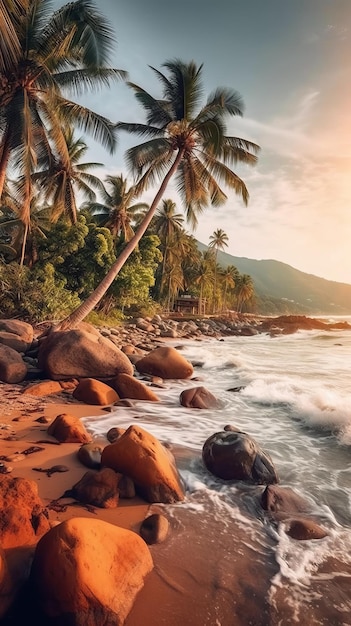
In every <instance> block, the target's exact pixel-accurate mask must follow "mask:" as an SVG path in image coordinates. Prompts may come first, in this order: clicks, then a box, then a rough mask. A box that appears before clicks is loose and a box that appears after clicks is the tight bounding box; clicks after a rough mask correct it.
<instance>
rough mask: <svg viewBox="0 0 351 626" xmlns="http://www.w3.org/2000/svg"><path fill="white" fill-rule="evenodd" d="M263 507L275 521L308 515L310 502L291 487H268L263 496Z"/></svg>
mask: <svg viewBox="0 0 351 626" xmlns="http://www.w3.org/2000/svg"><path fill="white" fill-rule="evenodd" d="M261 505H262V508H263V509H265V511H268V512H269V514H270V515H271V517H273V518H274V519H275V520H283V519H285V518H286V517H291V516H292V515H296V514H299V513H307V512H308V511H309V509H310V506H309V504H308V502H307V501H306V500H305V499H304V498H302V497H301V496H300V495H299V494H297V493H295V491H293V489H291V488H290V487H280V486H279V485H267V487H266V488H265V490H264V492H263V494H262V496H261Z"/></svg>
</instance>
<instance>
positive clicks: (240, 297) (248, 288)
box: [236, 274, 254, 313]
mask: <svg viewBox="0 0 351 626" xmlns="http://www.w3.org/2000/svg"><path fill="white" fill-rule="evenodd" d="M253 294H254V284H253V280H252V277H251V276H250V275H249V274H241V276H240V278H239V280H238V283H237V288H236V296H237V308H238V311H239V313H241V312H242V310H243V305H244V303H245V302H247V301H248V300H250V299H251V298H252V296H253Z"/></svg>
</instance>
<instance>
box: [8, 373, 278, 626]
mask: <svg viewBox="0 0 351 626" xmlns="http://www.w3.org/2000/svg"><path fill="white" fill-rule="evenodd" d="M14 387H15V386H14V385H7V386H6V385H5V386H3V387H2V390H1V391H2V410H1V420H0V421H1V425H0V428H1V430H0V437H1V443H2V446H1V449H2V456H6V457H12V458H15V457H16V456H18V458H19V460H18V461H13V462H9V463H6V464H7V465H11V467H12V471H11V473H10V475H11V476H14V477H20V478H26V479H29V480H32V481H34V482H36V484H37V486H38V492H39V497H40V498H41V500H42V502H43V505H44V506H46V507H48V513H49V520H50V523H51V524H52V525H56V524H57V523H60V522H62V521H64V520H66V519H69V518H72V517H89V518H91V519H101V520H104V521H106V522H109V523H111V524H114V525H116V526H121V527H122V528H126V529H129V530H132V531H134V532H136V533H138V532H139V528H140V525H141V523H142V522H143V520H144V519H145V517H147V516H148V515H150V514H151V513H162V514H163V515H165V516H166V517H167V518H168V520H169V523H170V532H169V535H168V537H167V538H166V540H165V541H164V542H163V543H160V544H154V545H150V546H149V549H150V552H151V555H152V558H153V562H154V568H153V570H152V571H151V572H150V574H148V576H147V578H146V579H145V583H144V586H143V588H142V589H141V590H140V591H139V593H138V595H137V597H136V600H135V602H134V605H133V607H132V609H131V611H130V613H129V615H128V616H127V618H126V620H125V626H141V624H143V626H161V625H166V624H167V626H179V624H182V626H191V625H192V626H205V624H208V625H209V626H212V625H213V624H216V623H218V624H221V625H222V626H229V625H231V624H234V623H235V624H236V625H238V626H240V625H242V626H245V625H247V624H248V623H252V624H255V625H256V626H264V625H266V624H267V623H268V621H267V620H268V616H269V611H270V607H269V603H268V602H267V592H268V589H269V585H270V580H271V577H272V575H274V573H275V572H276V571H277V566H276V565H274V563H273V562H271V563H269V564H268V563H264V564H263V563H260V562H259V561H258V559H257V553H255V552H254V551H252V549H251V548H248V547H247V546H246V545H245V543H246V542H245V533H244V532H243V529H242V528H241V526H240V524H239V525H238V524H236V523H235V521H234V520H232V523H231V529H230V531H228V529H227V528H225V525H223V522H222V520H219V519H216V517H213V516H211V512H207V513H206V515H205V516H204V515H203V514H201V513H200V514H198V512H196V511H194V510H193V509H192V508H191V507H190V509H189V507H188V506H187V501H186V500H185V501H184V502H180V503H178V504H175V505H165V504H158V503H157V504H150V503H147V502H145V501H144V500H142V499H141V498H138V497H135V498H133V499H132V500H120V502H119V504H118V506H117V508H115V509H101V508H95V509H94V512H92V511H88V510H87V509H86V508H85V507H84V505H80V504H77V505H74V506H71V505H69V504H68V505H67V507H66V508H65V510H62V511H57V510H53V509H51V508H50V503H51V501H52V500H56V499H58V498H60V496H62V494H63V493H64V492H65V491H66V490H67V489H70V488H71V487H72V485H73V484H75V483H76V482H77V481H78V480H79V479H80V478H81V477H82V475H83V474H84V473H85V472H86V471H87V468H86V467H84V466H83V465H82V464H81V463H80V461H79V460H78V458H77V456H76V453H77V450H78V449H79V447H80V444H72V443H60V444H59V445H57V444H55V443H54V439H53V438H52V439H53V443H42V442H43V441H48V440H50V439H51V438H50V437H48V436H47V434H46V430H47V425H45V424H42V423H40V422H37V419H38V418H42V417H43V416H45V418H47V419H50V420H52V419H54V418H55V417H56V416H57V415H59V414H61V413H62V412H67V413H69V414H72V415H76V416H77V417H80V418H84V417H88V416H98V415H101V417H104V416H106V411H105V410H104V409H105V408H106V407H99V406H95V405H86V404H82V403H80V402H78V401H71V400H70V399H67V393H66V392H64V393H63V394H57V395H56V396H49V397H47V398H45V399H43V398H33V397H30V396H22V395H21V392H19V391H17V393H16V390H15V389H14ZM104 443H105V444H106V443H108V441H107V440H106V441H105V442H104ZM32 446H38V447H40V448H42V450H39V451H37V452H33V453H31V454H26V455H23V451H24V450H26V449H28V448H30V447H32ZM172 453H173V455H174V458H175V460H176V465H177V467H178V468H179V469H185V468H187V467H188V466H189V463H191V462H192V461H193V460H194V457H195V456H197V457H198V458H199V457H200V454H199V453H198V452H195V451H193V450H189V449H188V448H182V447H181V446H175V447H174V449H172ZM56 464H64V465H66V466H67V467H68V468H69V471H67V472H65V473H55V474H53V475H52V476H50V477H49V476H47V475H46V474H45V473H37V472H36V471H35V470H33V468H34V467H43V468H49V467H51V466H53V465H56ZM64 503H65V504H66V503H67V500H65V501H64ZM233 546H235V549H234V552H233ZM24 551H25V555H26V561H25V563H26V566H28V558H29V560H30V559H31V556H32V555H33V551H34V546H32V547H31V548H30V547H25V548H24ZM5 554H7V557H8V564H9V567H10V571H11V574H12V576H13V577H14V578H16V577H17V578H18V579H19V583H20V580H21V578H22V577H23V571H22V567H23V563H22V559H23V549H22V548H12V549H8V550H5ZM229 554H230V555H231V563H230V564H229V563H228V555H229ZM233 554H234V555H235V556H233ZM228 565H229V569H228ZM258 571H260V576H259V578H260V584H259V585H258V584H257V583H258V581H257V572H258ZM253 592H254V593H255V597H256V602H255V603H254V604H252V605H250V607H248V606H247V597H248V596H249V595H250V594H251V593H253ZM16 610H17V609H16V603H15V605H14V607H13V610H11V611H10V612H9V614H8V615H6V616H5V618H4V619H3V620H2V621H1V624H3V625H4V626H19V624H21V623H23V621H22V620H23V619H24V617H26V618H27V619H28V613H27V612H26V615H25V616H23V615H20V616H16ZM244 615H245V616H246V617H245V618H244V617H243V616H244ZM31 619H37V616H36V615H32V616H31ZM247 620H249V621H247ZM37 623H38V622H37ZM39 624H40V625H41V624H42V623H41V622H39ZM48 624H49V622H48ZM42 626H44V624H43V625H42Z"/></svg>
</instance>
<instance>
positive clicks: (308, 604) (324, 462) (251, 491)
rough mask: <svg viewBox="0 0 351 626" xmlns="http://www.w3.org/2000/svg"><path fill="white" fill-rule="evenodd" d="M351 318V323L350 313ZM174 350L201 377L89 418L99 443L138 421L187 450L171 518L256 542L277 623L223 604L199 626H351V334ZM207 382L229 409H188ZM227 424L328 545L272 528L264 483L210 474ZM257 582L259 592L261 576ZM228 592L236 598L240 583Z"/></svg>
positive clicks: (209, 342) (224, 341)
mask: <svg viewBox="0 0 351 626" xmlns="http://www.w3.org/2000/svg"><path fill="white" fill-rule="evenodd" d="M342 320H345V321H348V322H351V316H350V317H344V318H342ZM325 321H341V319H340V318H334V319H330V320H327V319H326V320H325ZM167 345H173V346H174V347H176V348H177V349H178V350H179V351H180V352H181V354H182V355H183V356H184V357H185V358H186V359H187V360H188V361H190V362H191V363H193V365H194V375H193V378H192V379H191V380H189V379H188V380H171V381H169V380H168V381H165V385H164V388H159V389H154V391H155V392H156V393H157V395H158V396H159V398H160V402H159V403H157V402H149V403H145V402H135V404H134V406H133V407H116V409H115V410H113V411H112V412H111V413H107V414H106V417H103V418H101V417H89V418H85V425H86V427H87V429H88V430H89V431H90V432H91V433H92V434H93V436H94V437H100V436H102V435H105V434H106V432H107V431H108V429H109V428H110V427H113V426H121V427H128V426H129V425H131V424H133V423H137V424H138V425H139V426H141V427H142V428H144V429H145V430H147V431H149V432H150V433H152V434H153V435H155V436H156V437H157V438H158V439H159V440H160V441H162V442H164V443H167V444H168V445H169V446H170V447H171V448H172V447H174V448H175V449H179V448H181V449H183V450H185V451H186V450H188V451H189V454H188V455H187V458H189V459H190V461H188V462H187V463H186V464H183V465H182V464H181V466H180V470H179V471H180V474H181V477H182V480H183V482H184V485H185V490H186V499H185V501H184V502H183V503H181V504H177V505H174V506H173V505H169V506H168V507H167V512H168V514H169V515H171V516H172V515H174V516H176V515H177V511H178V512H179V510H180V507H182V508H183V509H188V511H190V512H191V515H192V516H193V519H195V518H197V516H200V517H201V518H202V519H204V520H206V519H208V520H210V516H212V518H216V519H217V521H218V523H219V524H221V529H222V530H221V532H222V533H223V536H224V535H225V534H226V533H230V532H231V528H232V524H234V525H235V527H236V528H238V529H239V530H240V532H241V536H244V537H245V542H244V543H245V553H246V556H247V553H248V552H249V553H250V554H251V555H254V558H255V559H256V563H257V602H261V603H262V611H265V616H266V617H265V618H262V621H261V622H260V620H259V619H258V618H256V617H247V621H245V618H242V619H241V621H240V619H239V618H238V617H237V614H235V615H236V617H235V616H234V613H233V617H232V618H231V617H230V612H228V611H227V612H226V611H224V613H223V612H222V613H221V610H220V607H219V608H218V610H216V611H215V610H214V608H213V607H212V609H211V611H210V610H209V612H208V619H207V618H206V619H204V618H203V617H201V618H199V620H200V621H198V622H196V620H195V621H194V622H193V623H194V626H204V624H208V625H209V626H235V625H236V624H259V623H260V624H261V623H262V624H272V625H273V624H274V626H278V625H282V626H287V625H289V624H302V625H306V626H311V625H324V624H325V625H328V626H351V375H350V368H351V330H328V331H319V330H314V331H298V332H296V333H294V334H291V335H278V336H274V337H272V336H270V335H269V334H257V335H253V336H249V337H241V336H233V337H223V338H221V339H220V340H218V339H213V338H203V339H202V340H201V341H198V340H186V341H184V342H182V341H181V340H178V341H177V340H174V341H173V340H172V342H171V343H168V344H167ZM200 385H201V386H204V387H206V389H208V390H209V391H210V392H211V393H212V394H213V395H214V396H216V398H218V399H219V400H220V402H221V406H220V408H216V409H205V410H200V409H189V408H185V407H183V406H181V405H180V401H179V396H180V393H181V392H182V391H183V390H184V389H187V388H189V387H193V386H200ZM228 424H231V425H233V426H235V427H237V428H239V429H240V430H241V431H243V432H246V433H248V434H249V435H250V436H252V437H253V438H254V439H255V441H256V442H257V443H258V444H259V446H260V447H261V448H262V449H263V450H264V451H265V452H267V453H268V454H269V455H270V457H271V459H272V461H273V463H274V466H275V468H276V470H277V473H278V476H279V485H280V486H282V487H289V488H291V489H293V490H294V491H295V492H296V493H297V494H299V495H300V496H302V497H303V498H304V499H305V500H307V502H308V503H309V507H310V511H311V515H312V517H313V519H314V520H315V521H317V523H318V524H319V525H320V526H322V527H323V528H324V529H326V530H327V532H328V534H327V536H326V537H325V538H323V539H313V540H304V541H299V540H296V539H293V538H291V537H290V536H289V535H288V534H287V533H286V532H285V531H286V523H285V522H284V521H282V522H272V520H270V519H268V518H267V513H266V512H265V511H264V510H263V509H262V508H260V506H259V504H258V502H259V496H260V493H262V489H263V487H261V486H260V487H259V486H253V485H249V484H246V483H244V482H242V481H223V480H220V479H217V478H215V477H214V476H212V475H211V474H210V473H209V472H208V471H207V470H206V468H205V466H204V464H203V462H202V457H201V451H202V447H203V445H204V442H205V441H206V439H207V438H208V437H210V436H211V435H212V434H213V433H215V432H218V431H221V430H223V428H224V426H225V425H228ZM209 525H210V521H209ZM215 532H218V526H217V531H215ZM230 545H231V544H230V542H228V541H227V542H226V543H225V547H224V548H223V554H222V556H221V557H220V556H219V557H218V558H222V559H223V558H224V559H226V560H228V554H229V553H230V550H231V548H230ZM235 546H236V547H235V548H233V550H235V551H237V549H238V548H237V543H236V544H235ZM219 554H220V548H219ZM229 556H230V554H229ZM236 556H237V555H236ZM234 557H235V555H234V554H233V559H234ZM229 561H230V559H229ZM265 563H269V567H267V568H266V569H265ZM262 571H266V572H267V576H268V580H267V583H266V584H265V587H264V596H263V593H262V594H261V595H260V592H259V587H260V581H259V580H258V579H259V578H260V576H261V574H260V572H262ZM253 579H255V575H254V576H253ZM250 584H251V590H252V585H253V584H254V583H252V577H251V583H250ZM227 586H228V593H230V581H229V583H228V585H227ZM253 593H254V592H253ZM227 595H228V594H227ZM201 620H202V621H201ZM255 620H256V621H255ZM155 623H156V622H155ZM160 623H161V622H160ZM165 623H166V622H165ZM174 623H176V621H175V622H174ZM190 623H191V622H189V624H190ZM179 625H180V626H183V625H182V623H181V622H179Z"/></svg>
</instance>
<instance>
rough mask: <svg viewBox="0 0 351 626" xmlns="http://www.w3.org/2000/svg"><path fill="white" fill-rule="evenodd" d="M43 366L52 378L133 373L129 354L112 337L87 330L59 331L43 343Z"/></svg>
mask: <svg viewBox="0 0 351 626" xmlns="http://www.w3.org/2000/svg"><path fill="white" fill-rule="evenodd" d="M38 364H39V367H40V368H41V369H42V370H43V371H44V372H45V374H46V375H47V376H48V378H52V379H53V380H60V379H65V378H109V377H111V376H115V375H116V374H119V373H120V372H125V373H126V374H133V371H134V370H133V366H132V364H131V362H130V360H129V359H128V357H127V356H126V355H125V354H124V353H123V352H122V351H121V350H119V348H117V346H115V344H114V343H112V341H110V340H109V339H106V338H105V337H103V336H102V335H100V334H98V335H97V334H93V333H91V332H87V331H86V330H80V329H75V330H68V331H55V332H52V333H51V334H49V335H48V336H47V337H46V338H45V340H44V341H42V343H41V344H40V348H39V354H38Z"/></svg>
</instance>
